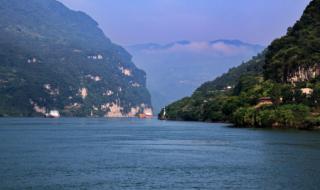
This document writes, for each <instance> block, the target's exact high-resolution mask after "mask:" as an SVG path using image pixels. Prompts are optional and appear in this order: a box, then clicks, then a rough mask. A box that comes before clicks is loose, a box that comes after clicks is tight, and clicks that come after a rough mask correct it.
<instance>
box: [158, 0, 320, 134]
mask: <svg viewBox="0 0 320 190" xmlns="http://www.w3.org/2000/svg"><path fill="white" fill-rule="evenodd" d="M319 10H320V0H313V1H312V2H311V3H310V5H309V6H308V7H307V9H306V11H305V13H304V14H303V16H302V18H301V20H300V21H298V22H297V23H296V24H295V25H294V27H292V28H289V30H288V34H287V35H286V36H284V37H282V38H281V39H278V40H275V41H274V42H273V43H272V44H271V45H270V46H269V47H268V49H267V50H265V51H264V52H263V53H262V54H260V55H258V56H257V57H254V58H253V59H252V60H251V61H249V62H247V63H244V64H242V65H240V66H239V67H237V68H233V69H231V70H230V71H229V72H228V73H226V74H224V75H222V76H221V77H219V78H217V79H216V80H214V81H212V82H208V83H206V84H204V85H202V86H201V87H200V88H199V89H198V90H197V91H195V92H194V94H193V95H192V96H191V97H188V98H184V99H182V100H180V101H177V102H175V103H173V104H171V105H169V106H168V107H166V115H165V116H164V112H163V111H162V112H161V113H160V114H159V117H160V118H161V117H162V118H163V119H169V120H188V121H209V122H232V123H234V124H235V125H236V126H240V127H276V128H303V129H309V128H314V127H317V126H319V125H320V104H319V103H320V80H319V75H320V73H317V69H318V68H319V63H320V57H319V56H320V54H319V52H320V51H319V49H320V45H319V44H320V35H319V34H320V12H319ZM297 70H298V71H297ZM310 73H311V74H310ZM290 77H292V78H293V79H294V80H293V79H292V80H290Z"/></svg>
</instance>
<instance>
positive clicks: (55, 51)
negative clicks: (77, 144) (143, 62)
mask: <svg viewBox="0 0 320 190" xmlns="http://www.w3.org/2000/svg"><path fill="white" fill-rule="evenodd" d="M0 15H1V17H0V116H40V115H43V114H42V113H39V110H38V111H36V110H35V105H37V106H38V107H39V108H45V109H46V111H49V110H53V109H54V110H59V111H60V112H61V113H62V115H64V116H88V115H91V112H93V113H92V114H93V115H96V116H103V115H105V114H106V111H108V110H101V107H102V105H105V104H107V103H117V104H118V105H119V106H120V107H122V108H123V112H128V111H130V109H131V108H132V107H136V106H140V105H141V104H145V106H150V105H151V102H150V95H149V93H148V91H147V89H146V87H145V86H146V84H145V83H146V82H145V81H146V78H145V77H146V76H145V73H144V71H142V70H139V69H137V68H136V67H135V65H134V64H133V63H132V62H131V56H130V55H129V54H128V53H127V52H126V51H125V50H124V49H123V48H122V47H120V46H117V45H115V44H113V43H112V42H111V41H110V40H109V39H108V38H106V37H105V35H104V34H103V32H102V31H101V30H100V29H99V28H98V26H97V23H96V22H95V21H94V20H92V19H91V18H90V17H89V16H87V15H86V14H84V13H82V12H75V11H71V10H69V9H68V8H66V7H65V6H64V5H63V4H61V3H59V2H57V1H55V0H28V1H21V0H2V1H1V3H0ZM124 71H126V73H125V72H124ZM124 73H125V74H124ZM81 89H86V91H87V94H85V95H87V96H86V97H85V98H84V97H81ZM106 94H108V95H106Z"/></svg>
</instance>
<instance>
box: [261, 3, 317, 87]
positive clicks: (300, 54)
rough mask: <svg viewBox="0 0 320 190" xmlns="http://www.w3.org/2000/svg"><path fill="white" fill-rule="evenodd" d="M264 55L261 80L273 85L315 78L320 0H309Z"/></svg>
mask: <svg viewBox="0 0 320 190" xmlns="http://www.w3.org/2000/svg"><path fill="white" fill-rule="evenodd" d="M268 49H269V51H268V53H267V54H266V65H265V72H264V73H265V77H266V79H272V80H274V81H277V82H297V81H307V80H310V79H311V78H314V72H316V73H317V75H319V74H320V73H319V60H320V1H319V0H313V1H312V2H311V3H310V5H309V6H308V7H307V8H306V10H305V11H304V14H303V16H302V17H301V19H300V20H299V21H297V23H296V24H295V25H294V26H293V27H290V28H289V29H288V33H287V35H285V36H283V37H282V38H279V39H276V40H275V41H273V42H272V44H271V45H270V46H269V48H268Z"/></svg>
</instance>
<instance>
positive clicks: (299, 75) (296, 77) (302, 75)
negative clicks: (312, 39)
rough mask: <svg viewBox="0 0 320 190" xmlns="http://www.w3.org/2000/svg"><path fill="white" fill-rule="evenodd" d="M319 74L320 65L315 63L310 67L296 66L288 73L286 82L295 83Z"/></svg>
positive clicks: (308, 79)
mask: <svg viewBox="0 0 320 190" xmlns="http://www.w3.org/2000/svg"><path fill="white" fill-rule="evenodd" d="M319 76H320V65H318V64H315V65H313V66H310V67H298V69H296V71H293V72H290V73H289V74H288V78H287V82H291V83H297V82H305V81H310V80H312V79H315V78H317V77H319Z"/></svg>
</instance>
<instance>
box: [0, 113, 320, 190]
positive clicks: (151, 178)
mask: <svg viewBox="0 0 320 190" xmlns="http://www.w3.org/2000/svg"><path fill="white" fill-rule="evenodd" d="M319 178H320V133H319V132H307V131H295V130H256V129H234V128H229V127H227V126H226V125H224V124H206V123H185V122H166V121H157V120H138V119H5V118H3V119H0V189H14V190H15V189H16V190H20V189H36V190H38V189H39V190H43V189H99V190H100V189H108V190H109V189H166V190H169V189H183V190H185V189H299V190H300V189H306V190H312V189H319V188H320V180H319Z"/></svg>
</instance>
